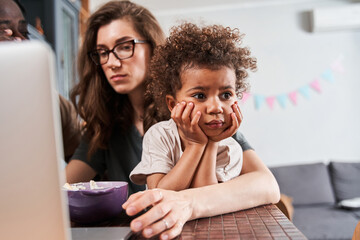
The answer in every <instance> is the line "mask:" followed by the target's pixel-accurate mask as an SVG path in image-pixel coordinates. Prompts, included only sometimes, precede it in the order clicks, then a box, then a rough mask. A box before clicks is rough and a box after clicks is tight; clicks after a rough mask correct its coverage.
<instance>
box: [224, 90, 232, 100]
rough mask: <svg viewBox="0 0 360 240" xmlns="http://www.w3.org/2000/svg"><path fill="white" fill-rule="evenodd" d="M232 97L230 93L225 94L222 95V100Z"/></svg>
mask: <svg viewBox="0 0 360 240" xmlns="http://www.w3.org/2000/svg"><path fill="white" fill-rule="evenodd" d="M231 97H232V93H231V92H225V93H223V94H222V98H223V99H226V100H227V99H230V98H231Z"/></svg>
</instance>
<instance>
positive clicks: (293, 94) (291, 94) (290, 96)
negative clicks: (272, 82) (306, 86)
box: [289, 91, 297, 105]
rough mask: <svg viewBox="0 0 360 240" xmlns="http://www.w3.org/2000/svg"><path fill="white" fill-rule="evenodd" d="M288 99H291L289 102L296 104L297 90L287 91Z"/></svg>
mask: <svg viewBox="0 0 360 240" xmlns="http://www.w3.org/2000/svg"><path fill="white" fill-rule="evenodd" d="M289 99H290V100H291V102H292V103H293V104H294V105H296V104H297V92H296V91H292V92H290V93H289Z"/></svg>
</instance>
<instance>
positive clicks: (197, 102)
mask: <svg viewBox="0 0 360 240" xmlns="http://www.w3.org/2000/svg"><path fill="white" fill-rule="evenodd" d="M181 81H182V88H181V89H180V90H178V91H177V93H176V101H177V102H181V101H185V102H187V103H188V102H193V103H194V109H193V111H192V112H191V119H192V118H193V117H194V115H195V114H196V112H198V111H200V112H201V118H200V120H199V126H200V128H201V129H202V130H203V132H204V133H205V134H206V135H207V136H208V137H212V136H217V135H219V134H220V133H222V132H223V131H224V130H225V129H226V128H228V127H229V126H230V125H231V122H232V121H231V116H230V114H231V113H232V112H233V109H232V108H231V106H232V105H233V104H234V102H235V101H236V100H237V97H236V92H235V81H236V76H235V71H234V70H233V69H231V68H228V67H221V68H219V69H218V70H210V69H206V68H191V69H187V70H185V71H184V72H183V73H182V74H181Z"/></svg>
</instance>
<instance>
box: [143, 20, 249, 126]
mask: <svg viewBox="0 0 360 240" xmlns="http://www.w3.org/2000/svg"><path fill="white" fill-rule="evenodd" d="M243 36H244V35H243V34H241V33H240V31H239V30H238V29H230V28H228V27H224V26H221V25H211V26H204V27H199V26H197V25H195V24H193V23H183V24H181V25H180V26H177V27H173V28H172V29H171V32H170V36H169V37H168V38H167V39H166V41H165V44H163V45H160V46H158V47H157V48H156V49H155V51H154V55H153V57H152V60H151V64H150V78H151V81H149V82H148V83H147V89H146V93H145V99H147V104H148V108H147V115H149V116H150V117H149V118H148V119H145V120H146V122H145V120H144V129H145V131H146V130H147V129H148V128H149V127H150V126H151V125H153V124H155V123H156V122H159V121H163V120H168V119H169V118H170V112H169V110H168V108H167V105H166V102H165V98H166V95H172V96H173V97H175V96H176V91H177V90H179V89H181V87H182V83H181V74H182V72H183V71H184V70H186V69H189V68H208V69H215V70H216V69H219V68H221V67H224V66H225V67H229V68H231V69H234V71H235V75H236V82H235V85H236V93H237V95H238V97H241V95H242V92H243V91H245V90H246V89H247V88H248V83H247V81H246V78H247V77H248V71H247V70H248V69H250V70H256V58H253V57H252V56H251V52H250V50H249V49H248V48H247V47H241V44H242V38H243ZM150 101H151V103H150Z"/></svg>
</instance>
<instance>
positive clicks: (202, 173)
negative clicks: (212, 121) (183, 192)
mask: <svg viewBox="0 0 360 240" xmlns="http://www.w3.org/2000/svg"><path fill="white" fill-rule="evenodd" d="M217 150H218V142H214V141H211V140H209V142H208V144H207V145H206V148H205V151H204V154H203V155H202V157H201V160H200V163H199V166H198V168H197V170H196V172H195V176H194V178H193V181H192V183H191V187H203V186H207V185H211V184H216V183H218V180H217V178H216V158H217Z"/></svg>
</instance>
